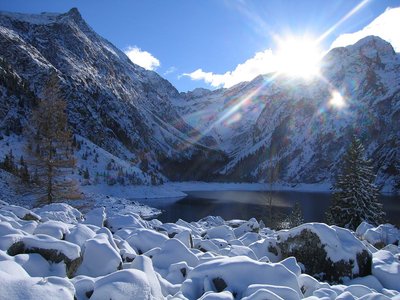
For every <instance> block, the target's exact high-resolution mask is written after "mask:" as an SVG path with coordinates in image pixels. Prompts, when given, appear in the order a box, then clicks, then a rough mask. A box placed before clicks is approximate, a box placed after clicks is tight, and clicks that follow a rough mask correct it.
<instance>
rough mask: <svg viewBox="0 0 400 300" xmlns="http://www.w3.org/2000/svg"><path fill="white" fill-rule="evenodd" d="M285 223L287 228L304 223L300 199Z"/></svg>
mask: <svg viewBox="0 0 400 300" xmlns="http://www.w3.org/2000/svg"><path fill="white" fill-rule="evenodd" d="M285 223H286V224H287V228H293V227H296V226H299V225H301V224H303V223H304V218H303V213H302V211H301V207H300V203H299V202H298V201H296V202H295V204H294V206H293V209H292V212H291V213H290V215H289V216H288V217H287V219H286V222H285Z"/></svg>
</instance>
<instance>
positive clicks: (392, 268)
mask: <svg viewBox="0 0 400 300" xmlns="http://www.w3.org/2000/svg"><path fill="white" fill-rule="evenodd" d="M372 275H374V276H375V277H376V278H377V279H378V280H379V281H380V282H381V283H382V285H383V286H384V287H385V288H387V289H393V290H397V291H399V292H400V262H399V259H398V258H396V257H395V256H394V255H393V254H392V253H390V252H389V251H386V250H380V251H378V252H375V253H373V258H372Z"/></svg>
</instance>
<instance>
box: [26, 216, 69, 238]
mask: <svg viewBox="0 0 400 300" xmlns="http://www.w3.org/2000/svg"><path fill="white" fill-rule="evenodd" d="M68 233H69V226H68V224H66V223H64V222H60V221H53V220H50V221H46V222H44V223H40V224H39V225H38V226H37V227H36V229H35V231H34V232H33V234H45V235H49V236H52V237H53V238H56V239H59V240H63V239H64V238H65V235H66V234H68Z"/></svg>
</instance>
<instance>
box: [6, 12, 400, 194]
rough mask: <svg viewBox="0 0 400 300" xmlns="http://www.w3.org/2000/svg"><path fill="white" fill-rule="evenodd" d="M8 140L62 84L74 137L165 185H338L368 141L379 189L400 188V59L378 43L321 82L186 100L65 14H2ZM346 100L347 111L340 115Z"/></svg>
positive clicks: (349, 52)
mask: <svg viewBox="0 0 400 300" xmlns="http://www.w3.org/2000/svg"><path fill="white" fill-rule="evenodd" d="M0 49H1V53H0V135H2V136H9V135H12V134H14V135H21V134H22V133H23V128H24V127H25V126H27V124H28V122H29V118H30V115H31V112H32V109H33V108H34V107H35V105H36V103H37V100H38V99H40V98H42V97H43V92H44V89H45V87H46V82H47V81H48V79H49V76H51V74H56V75H57V77H58V78H59V87H60V95H61V97H63V98H64V99H65V100H66V101H67V103H68V105H67V110H68V117H69V123H70V125H71V127H72V129H73V132H74V133H75V134H77V135H79V136H81V137H82V138H84V139H86V140H88V141H90V142H91V143H93V144H95V145H97V146H98V147H101V148H103V149H104V150H105V151H107V152H109V153H111V154H112V155H114V156H115V157H118V158H119V159H122V160H124V161H127V162H129V163H130V164H132V165H134V166H136V167H137V168H139V169H141V172H142V173H143V174H151V175H152V176H153V177H154V178H155V179H156V182H161V181H164V180H204V181H235V182H237V181H248V182H268V181H271V180H272V181H277V182H284V183H288V184H293V185H295V184H298V183H327V182H331V181H332V179H333V178H334V175H335V172H337V170H338V166H339V164H340V159H341V156H342V154H343V153H344V152H345V150H346V148H347V146H348V144H349V142H350V139H351V138H352V136H353V135H357V136H358V137H360V138H361V140H362V141H363V143H364V145H365V147H366V150H367V154H368V156H369V157H371V158H372V161H373V164H374V168H375V170H376V171H377V174H378V177H377V183H378V184H379V185H381V186H384V187H385V189H387V190H391V189H393V188H394V187H395V186H396V184H398V182H400V122H399V120H400V55H399V54H398V53H395V51H394V50H393V47H392V46H391V45H390V44H389V43H387V42H386V41H384V40H382V39H380V38H379V37H375V36H370V37H366V38H364V39H362V40H360V41H358V42H357V43H356V44H354V45H351V46H347V47H343V48H335V49H332V50H331V51H329V52H328V53H327V54H326V55H325V56H324V58H323V59H322V61H321V71H320V72H321V76H318V77H315V78H313V79H307V80H306V79H300V78H293V77H289V76H285V75H283V74H264V75H260V76H258V77H256V78H255V79H254V80H252V81H250V82H243V83H240V84H238V85H235V86H233V87H231V88H228V89H217V90H213V91H211V90H207V89H195V90H194V91H190V92H186V93H179V92H178V91H177V90H176V88H175V87H174V86H172V84H171V83H169V82H168V81H167V80H165V79H164V78H162V77H161V76H160V75H158V74H157V73H156V72H153V71H148V70H145V69H143V68H142V67H140V66H138V65H135V64H134V63H132V62H131V61H130V60H129V58H128V57H127V56H126V55H125V54H124V53H123V52H122V51H121V50H119V49H118V48H116V47H115V46H114V45H112V44H111V43H110V42H108V41H107V40H105V39H104V38H102V37H101V36H99V35H98V34H97V33H95V32H94V31H93V30H92V29H91V28H90V26H89V25H88V24H87V23H86V22H85V21H84V20H83V18H82V17H81V15H80V13H79V11H78V10H77V9H75V8H73V9H71V10H70V11H69V12H67V13H64V14H52V13H42V14H39V15H27V14H18V13H8V12H2V13H0ZM335 94H340V95H341V97H343V99H344V100H345V107H343V108H338V107H334V106H332V105H330V99H331V98H332V97H333V96H334V95H335Z"/></svg>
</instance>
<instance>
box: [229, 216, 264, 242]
mask: <svg viewBox="0 0 400 300" xmlns="http://www.w3.org/2000/svg"><path fill="white" fill-rule="evenodd" d="M259 229H260V224H258V222H257V220H256V219H255V218H251V219H250V220H248V221H247V222H245V223H243V224H242V225H240V226H239V227H238V228H235V229H234V232H235V236H236V237H237V238H239V237H241V236H242V235H244V234H245V233H248V232H258V230H259Z"/></svg>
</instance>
